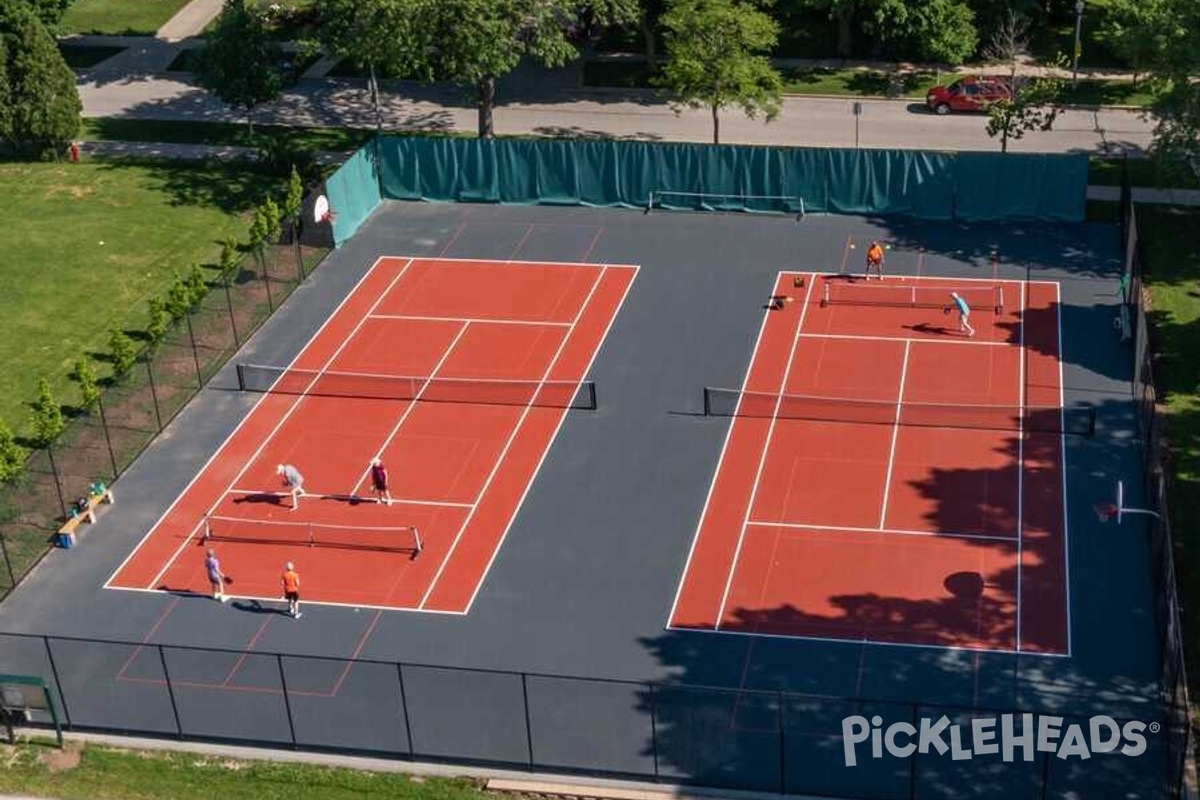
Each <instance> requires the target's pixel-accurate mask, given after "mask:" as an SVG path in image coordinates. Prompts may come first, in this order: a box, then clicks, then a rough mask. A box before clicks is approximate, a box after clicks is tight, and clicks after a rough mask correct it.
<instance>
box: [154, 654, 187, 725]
mask: <svg viewBox="0 0 1200 800" xmlns="http://www.w3.org/2000/svg"><path fill="white" fill-rule="evenodd" d="M155 648H156V649H157V650H158V662H159V663H160V664H162V671H163V680H165V681H166V682H167V697H168V699H170V701H171V713H172V714H174V715H175V736H176V738H179V739H182V738H183V723H182V722H180V721H179V705H178V704H177V703H176V702H175V687H174V686H172V685H171V671H170V670H169V669H167V654H166V653H165V652H163V646H162V645H161V644H158V645H155Z"/></svg>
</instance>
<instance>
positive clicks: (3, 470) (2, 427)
mask: <svg viewBox="0 0 1200 800" xmlns="http://www.w3.org/2000/svg"><path fill="white" fill-rule="evenodd" d="M26 456H27V454H26V452H25V448H23V447H21V446H20V445H19V444H17V441H16V437H14V436H13V432H12V428H10V427H8V424H7V423H6V422H5V421H4V420H2V419H0V484H8V485H11V484H14V483H17V482H19V481H20V480H21V478H22V477H23V476H24V475H25V458H26Z"/></svg>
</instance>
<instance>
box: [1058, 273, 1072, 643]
mask: <svg viewBox="0 0 1200 800" xmlns="http://www.w3.org/2000/svg"><path fill="white" fill-rule="evenodd" d="M1054 299H1055V304H1054V310H1055V312H1056V316H1057V317H1058V407H1059V408H1060V409H1062V410H1061V411H1060V412H1059V421H1060V422H1061V425H1060V427H1061V428H1062V433H1060V434H1059V447H1060V448H1062V449H1061V450H1059V466H1060V467H1061V468H1062V503H1063V574H1064V575H1065V576H1066V592H1067V655H1070V654H1071V652H1072V650H1071V537H1070V534H1069V531H1068V526H1067V518H1068V517H1069V516H1070V515H1069V514H1067V410H1066V405H1065V403H1066V399H1065V397H1066V393H1065V391H1064V388H1063V387H1064V384H1063V329H1062V284H1061V283H1055V284H1054Z"/></svg>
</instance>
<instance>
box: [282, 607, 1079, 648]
mask: <svg viewBox="0 0 1200 800" xmlns="http://www.w3.org/2000/svg"><path fill="white" fill-rule="evenodd" d="M275 602H277V603H278V602H279V601H278V600H276V601H275ZM666 630H669V631H682V632H686V633H709V634H713V633H715V634H717V635H718V636H760V637H763V638H766V639H791V640H793V641H794V640H796V639H808V640H810V641H814V642H830V643H832V644H846V645H865V644H869V645H874V646H876V647H916V648H919V649H922V650H962V651H965V652H972V653H1016V652H1017V651H1016V650H1011V649H1009V648H1006V647H1003V648H1002V647H968V646H967V645H961V644H918V643H916V642H886V641H876V640H875V639H866V638H863V637H861V636H860V637H858V638H857V639H850V638H845V639H839V638H837V637H834V636H810V635H808V634H787V633H759V632H757V631H721V630H717V629H716V628H712V629H709V628H682V627H676V626H674V625H668V626H667V627H666ZM1021 655H1026V656H1042V657H1043V658H1070V655H1069V654H1064V653H1039V652H1036V651H1034V652H1032V653H1031V652H1024V653H1022V654H1021Z"/></svg>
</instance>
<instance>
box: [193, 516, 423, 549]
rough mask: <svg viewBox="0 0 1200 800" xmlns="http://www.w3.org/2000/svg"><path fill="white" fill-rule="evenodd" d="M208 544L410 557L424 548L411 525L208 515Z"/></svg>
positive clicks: (417, 533) (206, 538) (205, 533)
mask: <svg viewBox="0 0 1200 800" xmlns="http://www.w3.org/2000/svg"><path fill="white" fill-rule="evenodd" d="M203 541H204V542H205V543H208V542H241V543H245V544H265V545H296V546H299V547H334V548H338V549H341V550H371V551H376V552H396V553H405V552H407V553H411V555H412V557H413V558H416V557H417V556H418V555H420V553H421V550H422V549H423V548H424V543H423V542H422V540H421V534H420V532H419V531H418V530H417V529H416V527H414V526H412V525H404V526H396V527H372V526H363V525H330V524H326V523H319V522H300V521H297V522H291V521H289V520H269V519H242V518H239V517H222V516H217V515H210V516H207V517H205V518H204V538H203Z"/></svg>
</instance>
